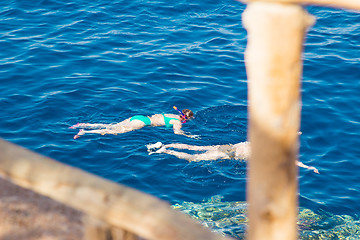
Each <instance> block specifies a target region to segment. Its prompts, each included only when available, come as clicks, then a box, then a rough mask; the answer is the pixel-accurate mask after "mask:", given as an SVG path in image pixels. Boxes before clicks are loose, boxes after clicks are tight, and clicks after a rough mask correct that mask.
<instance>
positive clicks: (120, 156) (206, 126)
mask: <svg viewBox="0 0 360 240" xmlns="http://www.w3.org/2000/svg"><path fill="white" fill-rule="evenodd" d="M245 7H246V6H245V5H244V4H242V3H240V2H237V1H233V0H220V1H214V0H204V1H195V2H194V1H187V0H180V1H176V2H174V1H165V0H150V1H143V0H132V1H128V0H121V1H120V0H115V1H108V0H94V1H84V0H73V1H64V0H42V1H40V0H39V1H25V0H7V1H2V2H1V3H0V46H1V51H0V73H1V74H0V83H1V85H0V108H1V109H2V111H1V118H0V137H2V138H4V139H6V140H8V141H11V142H13V143H16V144H19V145H21V146H24V147H26V148H29V149H31V150H34V151H36V152H38V153H40V154H43V155H46V156H49V157H51V158H54V159H56V160H58V161H61V162H63V163H66V164H70V165H72V166H76V167H79V168H81V169H84V170H86V171H88V172H91V173H94V174H96V175H98V176H101V177H104V178H106V179H109V180H112V181H115V182H117V183H121V184H124V185H127V186H130V187H133V188H136V189H139V190H141V191H145V192H147V193H150V194H153V195H155V196H157V197H159V198H161V199H164V200H166V201H169V202H170V203H173V204H174V203H177V202H181V201H192V202H201V201H202V200H204V199H207V198H209V197H211V196H214V195H221V196H224V201H244V200H245V199H246V163H245V162H243V161H235V160H230V161H229V160H226V161H223V160H221V161H211V162H197V163H188V162H187V161H185V160H181V159H177V158H175V157H173V156H169V155H161V154H160V155H148V153H147V151H146V147H145V145H146V144H148V143H155V142H158V141H161V142H164V143H173V142H181V143H188V144H196V145H211V144H227V143H237V142H240V141H245V140H246V135H247V79H246V72H245V63H244V50H245V48H246V42H247V33H246V30H245V29H244V27H243V26H242V22H241V15H242V13H243V11H244V10H245ZM307 10H308V11H309V12H310V13H311V14H313V15H314V16H316V18H317V22H316V24H315V25H314V26H313V27H312V28H311V29H309V32H308V35H307V38H306V43H305V47H304V55H303V60H304V70H303V80H302V103H303V106H302V121H301V131H302V135H301V136H300V142H301V147H300V156H299V157H300V160H301V161H302V162H303V163H305V164H307V165H312V166H315V167H316V168H318V169H319V171H320V174H319V175H317V174H315V173H313V172H312V171H310V170H306V169H299V199H300V205H301V206H304V207H308V208H311V209H318V208H322V209H325V210H327V211H330V212H332V213H335V214H351V215H355V216H356V215H359V214H360V204H359V199H360V194H359V193H360V192H359V189H360V160H359V157H360V150H359V146H360V138H359V132H360V109H359V106H360V99H359V93H360V82H359V79H360V57H359V56H360V13H359V12H355V11H349V10H346V11H345V10H341V9H331V8H324V7H315V6H310V7H307ZM259 71H261V69H259ZM174 105H175V106H177V107H179V108H189V109H192V110H193V111H194V113H195V119H194V120H193V121H190V122H188V123H186V124H185V125H184V127H183V128H184V130H185V131H187V132H191V133H192V134H198V135H201V139H198V140H197V139H189V138H186V137H184V136H178V135H174V134H173V133H172V131H171V130H170V129H166V128H150V127H148V128H143V129H141V130H138V131H134V132H129V133H125V134H121V135H104V136H102V135H97V134H93V135H92V134H87V135H84V136H82V137H81V138H79V139H77V140H74V139H73V135H74V134H76V133H77V131H76V130H73V129H69V126H71V125H73V124H76V123H78V122H91V123H115V122H119V121H121V120H123V119H125V118H128V117H131V116H133V115H136V114H143V115H151V114H154V113H176V112H175V111H174V110H173V109H172V106H174Z"/></svg>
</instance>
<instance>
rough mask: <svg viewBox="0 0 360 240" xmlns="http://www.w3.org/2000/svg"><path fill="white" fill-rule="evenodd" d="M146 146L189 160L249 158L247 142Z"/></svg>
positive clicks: (157, 144) (152, 151)
mask: <svg viewBox="0 0 360 240" xmlns="http://www.w3.org/2000/svg"><path fill="white" fill-rule="evenodd" d="M146 147H147V148H148V152H149V154H153V153H166V154H170V155H173V156H175V157H177V158H181V159H185V160H188V161H189V162H198V161H205V160H217V159H235V160H248V159H249V158H250V143H249V142H240V143H237V144H226V145H212V146H195V145H188V144H182V143H172V144H167V145H164V144H162V143H161V142H157V143H155V144H149V145H147V146H146ZM169 148H175V149H185V150H191V151H197V152H202V153H195V154H190V153H186V152H180V151H175V150H172V149H169ZM296 165H297V166H299V167H302V168H306V169H310V170H313V171H314V172H315V173H318V174H319V171H318V170H317V169H316V168H315V167H311V166H307V165H305V164H303V163H302V162H300V161H296Z"/></svg>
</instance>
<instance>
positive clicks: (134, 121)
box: [70, 107, 197, 139]
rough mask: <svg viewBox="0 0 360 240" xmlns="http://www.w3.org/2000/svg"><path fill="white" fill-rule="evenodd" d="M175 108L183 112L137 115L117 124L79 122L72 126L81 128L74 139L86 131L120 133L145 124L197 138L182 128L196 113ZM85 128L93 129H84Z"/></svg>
mask: <svg viewBox="0 0 360 240" xmlns="http://www.w3.org/2000/svg"><path fill="white" fill-rule="evenodd" d="M174 109H175V110H177V111H179V113H181V114H180V115H176V114H155V115H152V116H143V115H136V116H133V117H131V118H128V119H126V120H124V121H122V122H119V123H115V124H102V123H78V124H75V125H73V126H71V127H70V128H81V129H80V131H79V132H78V134H76V135H75V136H74V139H77V138H79V137H80V136H81V135H84V134H85V133H98V134H102V135H104V134H115V135H116V134H120V133H126V132H130V131H134V130H137V129H140V128H143V127H145V126H154V127H158V126H166V127H169V128H170V127H172V128H173V130H174V133H175V134H180V135H184V136H186V137H190V138H196V137H197V135H189V134H186V133H185V132H184V131H182V130H181V127H182V124H183V123H185V122H186V121H187V120H190V119H191V118H193V116H194V113H193V112H192V111H191V110H189V109H184V110H182V111H180V110H178V109H177V108H176V107H174ZM84 128H85V129H93V130H84Z"/></svg>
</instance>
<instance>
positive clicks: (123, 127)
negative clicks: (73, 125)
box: [74, 120, 145, 139]
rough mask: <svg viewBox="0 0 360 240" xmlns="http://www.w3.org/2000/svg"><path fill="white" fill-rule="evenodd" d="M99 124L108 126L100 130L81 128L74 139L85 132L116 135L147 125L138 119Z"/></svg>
mask: <svg viewBox="0 0 360 240" xmlns="http://www.w3.org/2000/svg"><path fill="white" fill-rule="evenodd" d="M92 125H93V124H92ZM97 125H101V126H106V128H105V129H99V130H83V129H81V130H80V131H79V133H78V134H76V135H75V136H74V139H77V138H79V137H80V136H81V135H84V134H85V133H97V134H101V135H105V134H114V135H116V134H121V133H126V132H130V131H133V130H136V129H140V128H142V127H144V126H145V124H144V123H143V122H142V121H137V120H134V121H131V122H130V121H129V120H125V121H123V122H121V123H117V124H97ZM87 126H88V125H87Z"/></svg>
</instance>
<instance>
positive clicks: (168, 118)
mask: <svg viewBox="0 0 360 240" xmlns="http://www.w3.org/2000/svg"><path fill="white" fill-rule="evenodd" d="M162 115H163V117H164V122H165V127H168V128H170V127H173V125H174V124H171V123H170V120H178V121H180V120H179V119H177V118H171V117H166V116H165V114H164V113H163V114H162Z"/></svg>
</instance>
